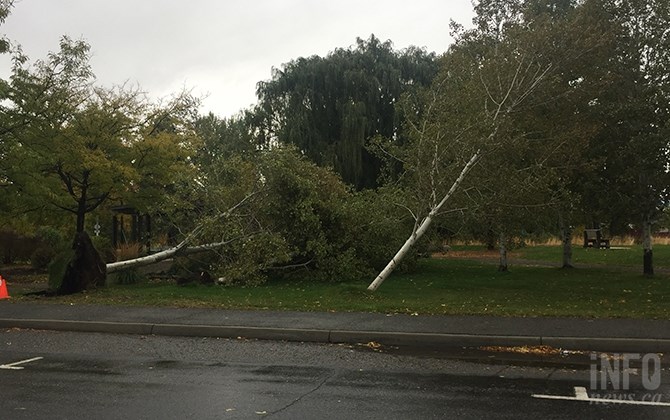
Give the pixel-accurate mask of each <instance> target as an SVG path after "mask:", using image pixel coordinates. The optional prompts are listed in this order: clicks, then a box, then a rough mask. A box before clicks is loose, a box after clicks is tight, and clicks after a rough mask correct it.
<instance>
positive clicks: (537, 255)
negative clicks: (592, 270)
mask: <svg viewBox="0 0 670 420" xmlns="http://www.w3.org/2000/svg"><path fill="white" fill-rule="evenodd" d="M653 251H654V267H655V268H666V269H667V268H670V245H657V246H655V247H654V249H653ZM562 252H563V250H562V249H561V247H560V246H541V245H540V246H532V247H526V248H521V249H518V250H515V251H514V255H515V256H517V257H518V258H523V259H528V260H538V261H558V262H560V261H561V258H562ZM572 259H573V262H574V263H582V264H600V265H605V266H626V267H640V272H641V271H642V246H640V245H631V246H625V247H612V248H611V249H594V248H584V247H581V246H573V248H572Z"/></svg>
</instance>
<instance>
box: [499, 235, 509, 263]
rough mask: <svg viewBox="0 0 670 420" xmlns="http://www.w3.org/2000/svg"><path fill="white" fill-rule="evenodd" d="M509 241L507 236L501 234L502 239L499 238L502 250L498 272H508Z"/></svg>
mask: <svg viewBox="0 0 670 420" xmlns="http://www.w3.org/2000/svg"><path fill="white" fill-rule="evenodd" d="M506 241H507V239H506V238H505V234H504V233H503V232H500V237H499V238H498V247H499V249H500V263H499V264H498V271H503V272H505V271H507V244H506Z"/></svg>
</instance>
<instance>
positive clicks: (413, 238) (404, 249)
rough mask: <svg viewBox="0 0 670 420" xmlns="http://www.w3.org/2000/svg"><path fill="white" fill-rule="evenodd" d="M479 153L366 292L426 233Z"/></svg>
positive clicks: (374, 286)
mask: <svg viewBox="0 0 670 420" xmlns="http://www.w3.org/2000/svg"><path fill="white" fill-rule="evenodd" d="M479 153H480V151H479V150H477V152H476V153H475V154H474V155H473V156H472V157H471V158H470V160H469V161H468V163H467V164H466V165H465V166H464V167H463V170H461V173H460V175H459V176H458V178H456V181H454V183H453V184H452V185H451V188H449V191H448V192H447V194H446V195H445V196H444V197H443V198H442V200H441V201H440V202H439V203H438V204H437V205H436V206H435V207H433V208H432V209H431V211H430V212H429V213H428V215H427V216H426V217H425V218H424V219H423V220H422V221H421V223H420V224H419V227H418V228H417V229H416V230H415V231H414V232H412V234H411V235H410V237H409V238H407V240H406V241H405V243H404V244H403V246H402V247H400V249H399V250H398V252H396V254H395V256H394V257H393V258H391V261H389V263H388V264H387V265H386V267H384V269H383V270H382V271H381V272H380V273H379V275H377V277H376V278H375V279H374V281H373V282H372V283H370V285H369V286H368V290H370V291H375V290H377V288H379V286H380V285H381V284H382V283H383V282H384V280H386V279H387V278H388V277H389V276H390V275H391V273H392V272H393V270H395V268H396V267H397V266H398V264H399V263H400V261H402V259H403V258H405V256H406V255H407V253H408V252H409V250H410V249H411V248H412V247H413V246H414V244H416V242H417V241H418V240H419V239H420V238H421V237H422V236H423V234H424V233H426V230H428V227H429V226H430V224H431V223H432V222H433V219H434V218H435V216H437V214H438V213H439V212H440V209H441V208H442V206H443V205H444V204H445V203H446V202H447V201H448V200H449V198H451V196H452V195H453V194H454V192H456V190H457V189H458V187H459V186H460V185H461V183H462V182H463V179H464V178H465V176H466V175H467V173H468V172H470V169H472V167H473V166H474V164H475V163H477V160H478V159H479Z"/></svg>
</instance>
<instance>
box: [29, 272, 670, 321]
mask: <svg viewBox="0 0 670 420" xmlns="http://www.w3.org/2000/svg"><path fill="white" fill-rule="evenodd" d="M368 280H369V279H365V281H360V282H353V283H319V282H290V283H289V282H270V283H268V284H266V285H264V286H261V287H256V288H244V287H220V286H200V285H192V286H176V285H173V284H166V283H161V284H137V285H123V286H121V285H119V286H112V287H108V288H106V289H101V290H98V291H92V292H89V293H85V294H79V295H72V296H65V297H58V298H52V299H54V300H55V301H56V302H59V303H74V304H79V303H98V304H121V305H156V306H178V307H184V306H185V307H214V308H229V309H273V310H277V309H279V310H299V311H366V312H384V313H409V314H461V315H463V314H478V315H482V314H489V315H503V316H578V317H632V318H665V319H668V318H670V276H668V275H657V276H656V277H655V278H653V279H647V278H643V277H642V276H640V275H638V274H636V273H634V272H630V271H612V270H603V269H598V268H588V269H572V270H563V269H558V268H543V267H512V271H510V272H508V273H498V272H497V271H496V268H495V266H493V265H490V264H485V263H481V262H477V261H472V260H463V259H428V260H422V261H420V264H419V267H418V271H417V272H416V273H413V274H399V275H394V276H393V277H391V278H390V279H389V280H387V281H386V282H385V283H384V284H383V285H382V286H381V288H380V289H379V290H378V291H377V292H375V293H370V292H367V291H366V287H367V284H368ZM22 299H28V298H22Z"/></svg>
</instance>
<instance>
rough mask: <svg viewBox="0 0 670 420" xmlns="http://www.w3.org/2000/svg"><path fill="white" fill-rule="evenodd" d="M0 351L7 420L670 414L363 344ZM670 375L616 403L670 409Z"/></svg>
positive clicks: (549, 382) (547, 373)
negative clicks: (653, 403)
mask: <svg viewBox="0 0 670 420" xmlns="http://www.w3.org/2000/svg"><path fill="white" fill-rule="evenodd" d="M0 350H1V351H0V413H1V417H2V418H3V419H23V418H25V419H28V418H30V419H79V418H100V419H108V418H109V419H112V418H114V419H117V418H126V419H136V418H147V419H154V418H156V419H168V418H178V419H183V418H198V419H227V418H231V419H233V418H238V419H239V418H250V419H253V418H263V417H270V418H277V419H359V418H360V419H430V418H439V419H444V418H510V419H518V418H608V419H610V418H621V419H630V418H633V416H635V417H639V418H644V419H655V418H658V419H661V418H662V419H666V418H668V417H669V416H670V405H669V406H649V405H637V404H614V403H608V404H605V403H599V402H593V401H589V400H583V398H592V397H594V391H591V390H589V391H587V394H588V395H587V396H586V397H585V396H584V395H582V396H581V398H582V400H578V398H577V397H578V395H579V388H575V387H582V388H585V389H589V371H588V368H584V369H576V370H573V369H568V368H560V367H559V368H557V367H528V366H508V365H500V364H488V363H480V362H472V361H469V362H465V361H459V360H454V359H452V358H448V357H447V358H444V357H440V355H439V354H432V353H431V354H429V353H427V354H424V355H414V354H411V353H408V352H400V351H394V350H393V349H384V348H382V349H380V350H381V351H371V350H370V349H369V348H367V347H364V346H345V345H324V344H310V343H283V342H272V341H248V340H229V339H209V338H208V339H201V338H180V337H159V336H146V337H144V336H130V335H108V334H92V333H66V332H47V331H26V330H9V331H7V330H5V331H2V332H0ZM21 368H22V369H21ZM669 376H670V372H668V371H667V369H666V370H664V371H662V376H661V377H662V384H661V386H660V388H659V389H657V390H654V392H653V395H652V394H651V393H650V392H649V391H647V390H645V389H644V388H643V387H642V385H641V382H640V378H639V375H633V377H632V379H631V387H630V388H631V389H630V390H626V391H620V392H617V393H618V394H625V395H619V396H618V397H623V398H625V399H630V400H635V401H640V400H643V399H647V400H650V399H654V400H656V401H658V400H660V401H661V402H665V403H668V402H670V384H669V383H668V380H669V379H670V378H669ZM607 393H608V394H613V393H614V391H612V392H607ZM543 396H549V397H551V396H559V397H565V398H568V399H552V398H546V397H543ZM603 396H604V395H603ZM610 397H613V396H610ZM569 398H572V399H569Z"/></svg>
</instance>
